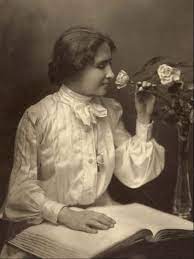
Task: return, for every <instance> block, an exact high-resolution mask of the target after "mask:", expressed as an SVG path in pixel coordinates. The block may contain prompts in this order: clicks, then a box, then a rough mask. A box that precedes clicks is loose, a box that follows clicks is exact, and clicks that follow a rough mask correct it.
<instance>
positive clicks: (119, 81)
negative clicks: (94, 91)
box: [115, 70, 129, 89]
mask: <svg viewBox="0 0 194 259" xmlns="http://www.w3.org/2000/svg"><path fill="white" fill-rule="evenodd" d="M128 82H129V76H128V74H127V72H125V71H124V70H121V71H120V72H119V73H118V75H117V77H116V81H115V84H116V85H117V89H121V88H123V87H125V86H127V84H128Z"/></svg>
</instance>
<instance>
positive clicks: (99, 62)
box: [95, 58, 112, 64]
mask: <svg viewBox="0 0 194 259" xmlns="http://www.w3.org/2000/svg"><path fill="white" fill-rule="evenodd" d="M111 61H112V58H108V59H102V60H98V61H97V62H95V64H105V63H110V62H111Z"/></svg>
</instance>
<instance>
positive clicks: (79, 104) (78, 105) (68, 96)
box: [59, 85, 107, 126]
mask: <svg viewBox="0 0 194 259" xmlns="http://www.w3.org/2000/svg"><path fill="white" fill-rule="evenodd" d="M59 94H60V97H61V99H62V100H63V101H64V102H65V103H68V104H69V105H70V106H71V108H72V109H73V112H74V114H75V115H76V117H77V118H78V119H79V120H81V121H82V123H83V124H84V125H87V126H91V124H92V123H94V124H95V123H96V122H97V121H96V118H97V117H99V118H102V117H106V116H107V109H106V108H105V107H104V106H102V104H101V102H100V98H95V97H88V96H84V95H81V94H78V93H76V92H74V91H72V90H71V89H69V88H68V87H66V86H65V85H63V86H62V87H61V88H60V90H59Z"/></svg>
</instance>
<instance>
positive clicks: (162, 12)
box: [0, 0, 193, 210]
mask: <svg viewBox="0 0 194 259" xmlns="http://www.w3.org/2000/svg"><path fill="white" fill-rule="evenodd" d="M192 12H193V7H192V0H186V1H184V0H173V1H169V0H0V205H1V203H2V201H3V199H4V197H5V193H6V189H7V183H8V179H9V175H10V172H11V167H12V157H13V145H14V137H15V131H16V127H17V124H18V122H19V119H20V118H21V116H22V114H23V112H24V110H25V109H26V108H27V107H28V106H30V105H31V104H33V103H35V102H37V101H38V100H40V99H41V98H42V97H43V96H45V95H46V94H48V93H50V92H52V91H53V88H52V86H50V85H49V82H48V79H47V63H48V61H49V58H50V55H51V50H52V47H53V44H54V42H55V40H56V38H57V37H58V35H59V34H60V33H61V32H62V31H63V30H64V29H66V28H67V27H69V26H72V25H78V24H81V25H89V26H94V27H96V28H97V29H99V30H100V31H103V32H106V33H108V34H109V35H110V36H111V37H112V38H113V39H114V40H115V42H116V45H117V47H118V51H117V53H116V54H115V56H114V63H113V67H114V71H115V73H117V72H118V71H119V70H120V69H121V68H123V69H125V70H126V71H128V73H129V74H132V73H134V72H135V71H136V70H137V69H138V68H139V67H141V65H142V64H143V63H145V62H146V61H147V60H148V59H150V58H152V57H153V56H159V55H164V56H172V57H173V58H177V59H179V60H186V61H191V60H192V57H193V53H192V52H193V49H192V37H193V35H192V32H193V28H192V24H193V15H192ZM126 91H127V90H126V89H123V90H122V91H120V92H119V93H118V94H117V95H116V94H115V91H113V93H112V95H114V96H115V97H116V98H117V99H118V100H119V101H120V102H121V103H122V105H123V108H124V121H125V124H126V127H127V128H128V129H130V131H131V132H134V125H135V113H134V106H133V100H132V99H131V98H129V97H128V96H127V92H126ZM155 136H156V138H157V140H158V141H159V142H160V143H162V144H163V145H164V146H165V148H166V166H165V170H164V172H163V174H162V175H161V176H160V177H159V178H158V179H156V180H154V181H152V182H151V183H148V184H146V185H145V186H143V187H142V188H140V189H137V190H129V189H127V188H126V187H124V186H123V185H121V184H120V183H119V182H118V181H117V180H116V179H113V181H112V184H111V186H110V191H111V193H112V195H113V196H114V198H116V199H117V200H119V201H122V202H128V201H132V200H136V201H140V202H144V203H147V204H149V205H152V206H154V207H157V208H161V209H164V210H169V209H170V208H171V206H172V199H173V189H174V185H175V179H176V167H177V160H176V153H177V143H176V131H175V129H174V128H173V127H166V126H163V125H161V124H160V123H156V125H155ZM191 147H192V145H191ZM191 157H192V150H191ZM190 172H191V178H192V161H191V163H190ZM191 183H192V181H191Z"/></svg>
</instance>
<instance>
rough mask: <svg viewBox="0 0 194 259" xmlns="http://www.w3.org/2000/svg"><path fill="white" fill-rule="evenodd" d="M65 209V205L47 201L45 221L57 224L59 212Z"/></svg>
mask: <svg viewBox="0 0 194 259" xmlns="http://www.w3.org/2000/svg"><path fill="white" fill-rule="evenodd" d="M63 207H65V205H64V204H61V203H58V202H56V201H46V202H45V203H44V205H43V209H42V216H43V218H44V219H46V220H48V221H50V222H52V223H54V224H57V218H58V214H59V211H60V210H61V209H62V208H63Z"/></svg>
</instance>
